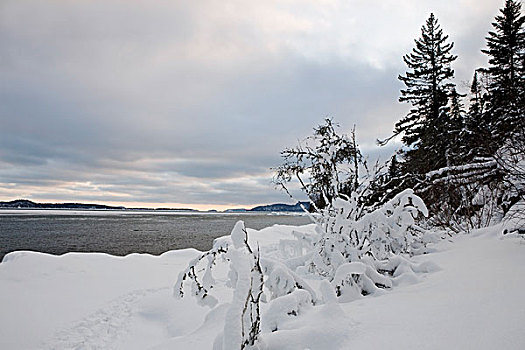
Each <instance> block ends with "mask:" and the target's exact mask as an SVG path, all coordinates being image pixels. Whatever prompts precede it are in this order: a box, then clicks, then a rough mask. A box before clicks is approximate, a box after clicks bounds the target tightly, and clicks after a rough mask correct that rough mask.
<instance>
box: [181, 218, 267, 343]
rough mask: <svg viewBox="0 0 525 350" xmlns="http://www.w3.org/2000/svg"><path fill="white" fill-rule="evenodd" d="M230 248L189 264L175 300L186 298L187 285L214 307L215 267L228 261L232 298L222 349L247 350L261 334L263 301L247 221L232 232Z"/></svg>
mask: <svg viewBox="0 0 525 350" xmlns="http://www.w3.org/2000/svg"><path fill="white" fill-rule="evenodd" d="M231 241H232V245H231V246H218V247H214V248H213V249H211V250H210V251H208V252H206V253H204V254H203V255H201V256H200V257H199V258H197V259H195V260H193V261H192V262H190V264H189V266H188V268H186V270H184V271H182V272H181V273H180V274H179V278H178V280H177V283H176V285H175V291H174V294H175V296H176V297H179V298H181V297H183V296H184V290H185V287H186V286H185V282H186V281H187V282H189V284H190V285H191V291H192V295H194V296H195V297H197V299H198V300H199V301H200V302H201V304H203V305H208V306H210V307H214V306H216V305H217V302H218V301H217V299H216V298H215V297H213V296H212V295H211V294H210V290H211V289H212V288H214V285H215V284H216V281H215V279H214V278H213V267H214V266H216V264H217V263H218V260H219V259H222V261H223V262H229V272H228V282H227V284H228V286H229V287H230V288H232V289H233V297H232V301H231V304H230V307H229V309H228V311H227V313H226V319H225V324H224V332H223V334H222V348H223V349H245V348H246V347H248V346H253V345H254V344H255V341H256V340H257V337H258V336H259V333H260V324H261V312H260V302H261V298H262V295H263V282H264V280H263V272H262V268H261V264H260V253H259V251H258V250H257V251H254V250H253V249H252V248H251V247H250V245H249V244H248V234H247V231H246V228H245V227H244V222H242V221H239V222H237V223H236V224H235V227H234V228H233V230H232V233H231Z"/></svg>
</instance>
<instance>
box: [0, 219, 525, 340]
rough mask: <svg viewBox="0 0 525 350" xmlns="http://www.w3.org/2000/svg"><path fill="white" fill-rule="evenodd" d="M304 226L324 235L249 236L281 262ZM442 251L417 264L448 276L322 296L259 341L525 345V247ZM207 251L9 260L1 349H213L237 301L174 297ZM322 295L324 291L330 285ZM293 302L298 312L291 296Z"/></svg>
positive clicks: (270, 231)
mask: <svg viewBox="0 0 525 350" xmlns="http://www.w3.org/2000/svg"><path fill="white" fill-rule="evenodd" d="M294 230H295V231H297V230H301V231H303V232H306V233H308V232H313V230H314V227H313V225H309V226H304V227H290V226H273V227H270V228H266V229H263V230H261V231H254V230H248V233H249V240H250V245H252V246H253V247H256V246H259V247H260V249H261V251H262V252H263V251H264V253H265V254H266V255H269V256H271V255H272V254H278V253H279V249H280V248H279V246H278V244H276V243H277V242H278V241H279V240H280V239H290V240H292V239H293V237H294V236H293V231H294ZM228 239H229V238H228V237H224V238H221V239H219V240H228ZM434 248H435V249H434V251H435V252H433V253H431V254H427V255H422V256H418V257H415V258H414V261H415V262H416V263H418V264H420V265H419V266H435V265H437V266H439V270H438V271H434V270H435V269H430V270H432V272H430V273H421V272H420V271H413V273H412V278H406V279H399V280H398V283H396V285H395V286H394V287H393V288H391V289H389V290H388V291H386V292H385V293H380V295H371V296H367V297H362V298H359V299H357V300H355V301H352V302H349V303H337V302H336V300H335V297H333V298H331V297H330V296H329V295H324V296H323V298H324V299H325V300H326V301H327V302H326V303H324V304H323V305H320V306H309V307H307V308H303V309H301V311H300V313H298V314H297V316H295V315H290V317H288V318H287V319H285V320H279V324H280V327H279V329H278V330H277V331H275V332H271V324H272V323H271V322H270V321H271V320H270V319H269V321H268V322H269V323H268V324H265V327H266V328H265V329H266V331H264V332H263V333H262V335H261V345H262V346H263V347H264V348H265V349H280V350H282V349H301V350H303V349H307V348H308V349H311V350H314V349H378V348H390V349H421V348H424V349H443V348H450V349H458V348H476V349H495V348H503V349H523V348H525V332H523V329H524V326H523V321H524V320H525V303H524V302H523V290H525V241H524V240H523V239H520V238H519V237H516V236H511V237H505V238H503V237H502V236H501V227H493V228H489V229H484V230H480V231H476V232H474V233H473V234H470V235H464V236H462V235H459V236H456V237H454V238H452V239H449V240H444V241H442V242H440V243H438V244H437V245H436V246H435V247H434ZM199 254H200V252H198V251H196V250H180V251H171V252H168V253H165V254H163V255H161V256H151V255H147V254H132V255H128V256H126V257H113V256H109V255H106V254H75V253H70V254H65V255H62V256H52V255H47V254H41V253H34V252H15V253H10V254H8V255H6V257H5V258H4V260H3V262H2V263H0V309H1V310H2V312H1V313H0V348H1V349H74V348H75V349H76V348H81V349H148V348H152V349H193V350H199V349H212V348H213V342H214V341H215V339H216V336H217V335H218V334H219V333H220V332H222V330H223V329H222V327H223V324H224V319H225V317H226V313H227V310H228V305H226V304H222V305H219V306H217V307H215V308H214V309H213V310H212V311H211V312H209V310H210V309H209V308H207V307H202V306H199V305H197V302H196V301H195V300H194V299H193V298H183V299H181V300H176V299H175V298H173V295H172V294H173V286H174V283H175V281H176V280H177V276H178V274H179V272H180V271H181V270H183V269H184V268H186V267H187V265H188V262H189V261H190V260H192V259H194V258H196V257H197V256H199ZM430 270H429V271H430ZM316 288H318V290H319V291H321V294H322V293H323V286H322V282H321V281H319V283H318V284H317V285H316ZM328 289H329V288H328ZM215 292H216V293H219V294H220V293H221V291H220V290H218V291H215ZM222 292H223V293H231V292H229V291H228V290H226V289H225V290H224V291H222ZM324 293H325V294H326V293H327V292H324ZM230 299H231V297H230ZM299 299H300V298H299ZM299 299H297V300H299ZM299 301H300V300H299ZM283 302H284V301H283ZM285 304H286V305H284V306H283V307H294V301H293V300H291V301H290V302H286V303H285ZM266 311H267V310H263V312H266Z"/></svg>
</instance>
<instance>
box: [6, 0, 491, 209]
mask: <svg viewBox="0 0 525 350" xmlns="http://www.w3.org/2000/svg"><path fill="white" fill-rule="evenodd" d="M458 6H459V8H458ZM499 6H501V4H500V2H499V1H492V0H491V1H487V2H484V3H483V4H479V3H478V2H477V1H474V0H469V1H463V2H461V4H459V5H458V4H456V3H454V6H451V3H450V2H448V1H443V2H440V3H439V4H435V2H433V1H430V0H428V1H410V0H400V1H396V2H389V1H386V2H385V1H381V2H379V1H378V2H368V3H363V2H360V1H349V2H346V1H345V2H338V1H326V2H315V1H290V2H289V3H288V6H286V7H283V6H278V2H277V0H275V1H273V0H271V1H267V2H262V3H252V2H250V5H248V3H246V2H244V1H237V0H232V1H224V2H213V1H204V2H173V1H159V2H155V4H152V3H144V2H140V1H123V0H120V1H119V0H112V1H87V0H86V1H75V2H62V1H57V0H39V1H37V0H34V1H30V0H28V1H23V2H20V1H14V0H13V1H3V2H2V4H0V45H1V47H2V50H1V51H0V63H1V64H0V75H1V76H2V80H3V83H2V85H0V199H2V198H4V199H10V198H16V197H24V196H29V197H32V198H34V199H40V200H86V201H87V200H97V201H107V202H133V203H135V202H143V203H183V204H184V203H187V204H192V205H201V204H213V205H221V204H224V205H226V204H228V205H229V204H242V205H249V204H258V203H264V202H274V201H285V200H286V196H284V195H282V194H281V193H279V192H278V191H274V190H273V188H272V185H271V184H270V178H271V174H270V172H269V170H268V169H269V168H270V167H272V166H276V165H278V163H279V161H280V159H279V151H280V150H282V149H283V148H284V147H287V146H293V145H294V144H295V143H296V140H297V139H300V138H303V137H305V136H306V135H308V134H310V133H311V130H312V127H313V126H315V125H316V124H318V123H320V122H321V121H322V119H323V118H324V117H326V116H332V117H335V119H336V120H337V121H339V122H340V123H341V125H342V128H343V129H344V130H350V129H351V128H352V126H353V125H354V124H355V125H356V127H357V132H358V138H359V141H360V144H361V146H362V147H363V150H364V151H365V152H367V153H371V154H372V155H373V156H371V158H373V157H376V156H379V155H381V156H382V157H383V158H385V157H386V155H387V154H388V153H390V152H391V151H392V149H382V150H377V148H376V147H375V145H374V140H375V139H376V138H377V137H385V136H388V135H389V133H390V132H391V130H392V127H393V124H394V122H395V121H396V120H398V119H399V118H400V117H401V116H402V115H403V114H404V113H406V106H404V105H400V104H398V103H397V102H396V101H397V97H398V94H399V88H400V87H401V85H400V83H399V82H398V81H397V79H396V77H397V75H398V74H399V73H402V72H404V70H405V67H404V66H403V63H402V60H401V56H402V55H403V54H405V53H407V52H408V51H409V50H410V48H411V45H412V43H413V38H415V37H417V36H418V35H419V29H420V27H421V25H422V24H423V22H424V20H425V19H426V17H427V16H428V13H429V12H430V11H431V10H435V12H436V14H437V16H438V18H439V19H440V21H441V22H442V25H443V27H444V30H445V31H446V32H447V33H449V34H450V36H451V39H452V40H454V41H456V50H457V53H458V54H459V55H460V61H459V62H458V66H457V67H456V71H457V76H458V77H460V79H462V80H468V79H469V77H470V76H471V74H472V69H473V68H476V67H478V66H479V65H480V64H483V60H484V57H483V55H481V54H480V53H479V49H480V45H483V37H484V36H485V35H486V31H487V29H488V28H489V27H490V22H491V20H492V17H493V15H494V14H495V13H496V12H497V8H498V7H499ZM450 8H454V10H453V11H452V10H451V9H450ZM467 10H468V11H467ZM465 23H467V24H468V25H466V24H465ZM391 147H393V146H391Z"/></svg>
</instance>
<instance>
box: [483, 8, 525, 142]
mask: <svg viewBox="0 0 525 350" xmlns="http://www.w3.org/2000/svg"><path fill="white" fill-rule="evenodd" d="M524 22H525V17H524V16H523V15H522V14H521V3H520V2H518V1H515V0H507V1H506V2H505V6H504V8H503V9H500V14H499V15H498V16H496V18H495V22H493V23H492V26H493V27H494V31H491V32H489V34H488V36H487V37H486V40H487V49H485V50H482V52H483V53H485V54H487V55H488V56H489V68H488V69H486V70H485V72H486V73H487V75H488V76H489V82H488V97H489V106H488V111H487V113H488V117H489V118H490V125H489V127H490V131H491V134H492V136H493V138H494V141H495V142H494V147H495V148H496V147H498V146H500V145H501V144H502V143H503V142H504V140H505V139H506V138H507V137H508V136H509V133H510V132H513V131H515V130H516V129H517V128H520V127H523V114H524V112H525V108H524V102H525V101H524V99H525V97H524V95H525V88H524V85H525V71H524V69H525V67H524V62H525V32H524V30H523V24H524ZM494 150H495V149H494Z"/></svg>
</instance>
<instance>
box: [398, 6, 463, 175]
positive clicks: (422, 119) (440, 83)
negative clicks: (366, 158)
mask: <svg viewBox="0 0 525 350" xmlns="http://www.w3.org/2000/svg"><path fill="white" fill-rule="evenodd" d="M447 41H448V35H444V34H443V30H442V29H441V28H440V25H439V24H438V21H437V19H436V18H435V16H434V14H430V17H429V18H428V19H427V21H426V23H425V25H424V26H423V27H422V28H421V37H420V38H419V39H417V40H415V47H414V48H413V50H412V52H411V53H410V54H408V55H405V56H404V57H403V60H404V61H405V63H406V64H407V66H408V68H409V69H410V71H408V72H407V73H406V75H405V76H401V75H400V76H399V77H398V79H399V80H401V81H402V82H403V83H404V84H405V85H406V89H402V90H401V97H400V98H399V101H400V102H407V103H410V104H411V105H412V109H411V110H410V112H409V113H408V114H407V115H406V116H405V117H404V118H402V119H401V120H400V121H399V122H398V123H397V124H396V126H395V131H394V135H398V134H403V138H402V140H403V142H404V143H405V145H406V146H408V147H409V150H408V151H406V152H405V154H404V159H405V162H404V170H405V172H408V173H414V174H424V173H426V172H428V171H430V170H432V169H436V168H439V167H443V166H446V165H447V156H446V150H447V149H448V147H445V145H446V144H448V142H449V141H450V138H449V136H448V130H447V129H446V127H447V125H449V124H450V123H449V121H448V120H447V118H449V117H450V114H449V113H444V111H443V107H446V106H447V104H448V103H449V98H450V97H451V96H452V95H453V93H454V92H453V91H455V90H454V89H455V85H454V84H453V83H452V82H451V81H450V79H452V78H453V76H454V70H453V69H452V68H451V66H450V65H451V63H452V62H453V61H454V60H455V59H456V58H457V56H454V55H452V54H451V50H452V48H453V46H454V44H453V43H448V42H447ZM436 143H438V144H441V147H437V146H436Z"/></svg>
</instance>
